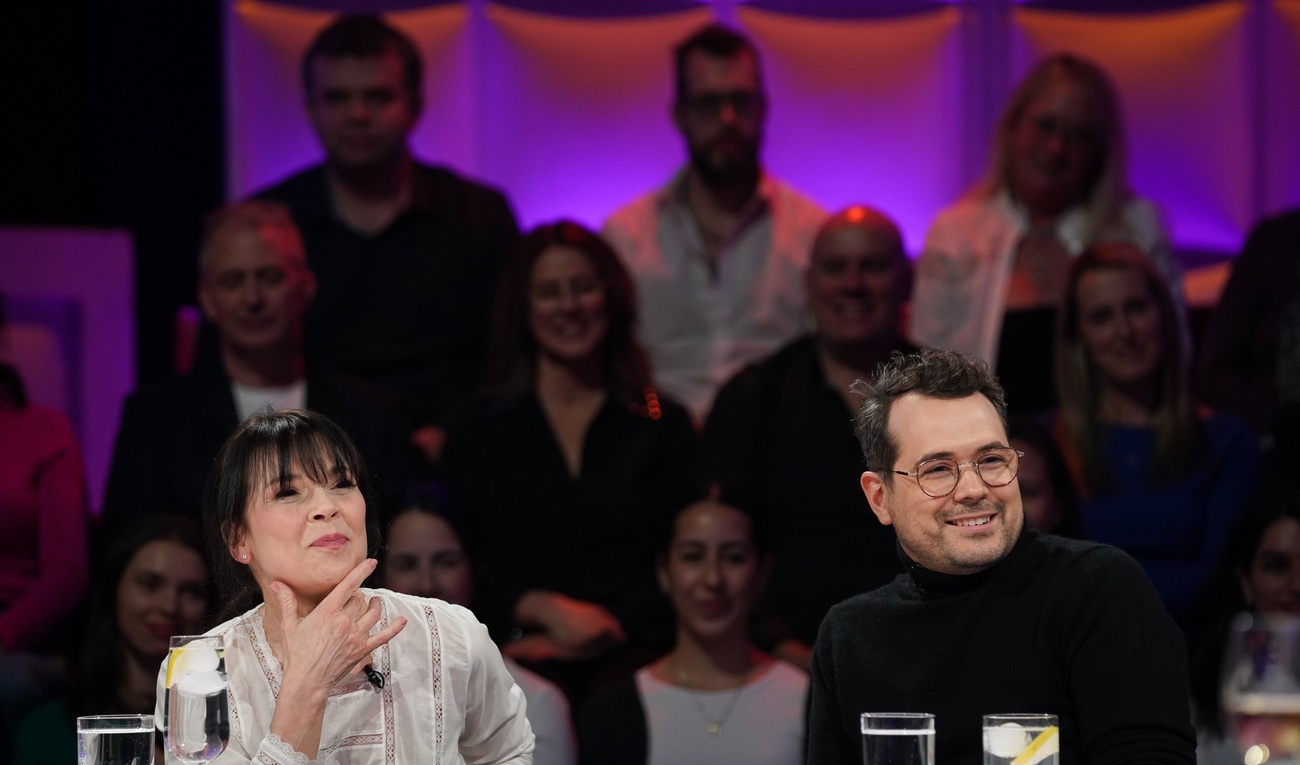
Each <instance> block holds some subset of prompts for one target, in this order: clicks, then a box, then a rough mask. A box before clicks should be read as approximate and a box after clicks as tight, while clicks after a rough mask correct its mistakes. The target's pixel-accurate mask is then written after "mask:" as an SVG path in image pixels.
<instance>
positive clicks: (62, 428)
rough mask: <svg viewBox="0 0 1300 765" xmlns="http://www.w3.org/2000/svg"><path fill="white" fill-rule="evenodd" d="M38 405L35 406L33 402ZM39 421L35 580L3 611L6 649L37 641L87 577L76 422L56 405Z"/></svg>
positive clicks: (0, 629)
mask: <svg viewBox="0 0 1300 765" xmlns="http://www.w3.org/2000/svg"><path fill="white" fill-rule="evenodd" d="M32 408H33V409H36V408H35V405H33V407H32ZM36 411H38V412H40V413H41V414H42V417H41V419H42V423H41V424H40V425H39V426H38V432H39V433H40V446H38V447H36V448H40V449H41V450H42V451H43V452H44V453H43V454H42V455H41V458H40V460H39V461H38V463H37V465H36V470H35V474H34V475H33V476H32V483H33V485H34V486H35V488H36V503H37V507H36V512H37V519H36V522H37V539H36V544H37V569H38V572H39V573H38V575H37V578H36V581H35V582H33V583H32V585H31V586H30V587H29V588H28V589H27V590H26V592H24V593H23V594H22V595H21V596H20V597H18V598H17V599H15V600H14V601H13V603H12V604H11V606H10V608H9V610H7V611H5V612H4V614H3V615H0V642H3V644H4V646H5V648H6V649H9V650H15V649H21V648H26V647H28V646H31V645H32V644H34V643H36V642H38V641H39V640H41V639H42V638H43V637H45V636H47V635H48V633H49V632H50V631H51V630H52V629H53V628H54V627H55V625H56V624H57V623H58V622H59V620H60V619H62V618H63V617H64V616H65V615H67V614H69V613H71V611H72V610H73V609H74V608H75V607H76V604H77V603H78V601H79V600H80V598H81V596H82V594H83V592H84V590H85V587H86V580H87V568H88V563H87V550H86V525H87V522H86V483H85V472H84V469H83V467H82V462H81V449H80V447H79V446H78V445H77V437H76V435H75V434H74V433H73V432H72V425H71V424H70V423H69V422H68V421H67V419H66V418H64V417H63V416H62V415H61V414H59V413H58V412H56V411H54V410H52V409H42V410H36Z"/></svg>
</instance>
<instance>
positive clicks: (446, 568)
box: [379, 484, 578, 765]
mask: <svg viewBox="0 0 1300 765" xmlns="http://www.w3.org/2000/svg"><path fill="white" fill-rule="evenodd" d="M389 517H390V520H389V521H388V530H387V533H385V534H384V539H385V540H386V542H385V546H384V549H383V551H382V555H383V557H382V558H381V559H380V564H379V572H380V581H381V582H382V583H383V585H384V586H385V587H387V588H388V589H390V590H393V591H394V592H404V593H406V594H408V595H419V596H420V597H422V598H440V599H442V600H445V601H447V602H448V603H452V604H454V605H457V606H465V607H466V608H471V609H472V608H473V602H474V584H475V580H476V579H477V578H478V571H477V569H476V568H475V566H474V559H473V556H471V554H470V551H469V550H468V549H467V548H466V547H465V543H464V541H463V537H462V534H461V519H460V516H459V515H457V514H456V513H455V511H453V510H452V509H451V507H450V506H449V505H448V503H447V499H446V492H445V491H443V490H442V488H441V487H440V486H438V485H436V484H425V485H422V486H417V487H413V488H412V489H411V490H409V491H408V492H407V493H406V496H405V497H404V498H403V500H402V501H401V502H400V503H398V505H397V508H396V510H395V511H394V512H392V513H391V514H390V516H389ZM504 660H505V665H506V669H507V670H509V671H510V676H511V677H513V678H514V679H515V683H516V684H517V685H518V686H519V689H520V690H521V691H523V692H524V698H525V699H526V700H527V701H528V722H529V724H531V725H532V728H533V736H534V737H535V738H536V746H535V747H534V748H533V765H574V763H576V762H577V761H578V752H577V743H576V742H575V740H574V735H573V722H572V720H571V719H570V718H569V703H568V701H567V700H566V699H565V697H564V693H563V692H562V691H561V690H560V689H559V688H557V687H556V686H555V684H554V683H552V682H550V681H548V680H546V679H545V678H542V677H540V676H538V675H537V674H536V673H534V672H532V671H530V670H528V669H527V668H525V667H522V666H520V665H519V663H518V662H516V661H514V660H512V659H511V658H510V657H508V656H507V657H504Z"/></svg>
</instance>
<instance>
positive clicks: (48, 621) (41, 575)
mask: <svg viewBox="0 0 1300 765" xmlns="http://www.w3.org/2000/svg"><path fill="white" fill-rule="evenodd" d="M86 529H87V512H86V483H85V472H84V468H83V466H82V462H81V449H80V447H79V446H78V445H77V437H76V435H75V434H74V433H73V431H72V425H71V423H69V422H68V419H67V418H66V417H64V416H63V414H61V413H60V412H58V411H56V410H54V409H50V408H48V407H45V406H42V405H40V404H35V403H31V402H29V401H28V400H27V391H26V390H25V388H24V386H23V381H22V378H21V377H19V375H18V371H17V370H16V369H15V368H14V367H12V366H10V365H8V364H5V363H3V362H0V751H8V747H9V741H10V738H9V737H10V735H11V734H12V732H13V726H14V724H15V723H16V722H17V721H18V718H19V717H20V716H21V715H23V714H25V713H26V712H27V711H29V710H30V709H31V707H32V705H33V704H35V703H38V702H40V701H42V700H45V699H49V698H52V697H55V696H57V695H58V694H59V693H60V692H62V690H63V685H64V677H63V674H62V672H60V670H59V669H58V667H57V663H56V662H54V661H52V656H51V655H49V654H51V653H57V650H58V649H60V648H63V647H64V644H63V642H62V641H65V640H66V638H67V629H66V628H67V627H68V624H67V621H68V619H69V617H70V616H72V614H74V613H75V612H76V609H77V606H78V604H79V603H80V601H81V597H82V595H83V593H84V590H85V587H86V579H87V572H86V569H87V555H88V552H87V546H86Z"/></svg>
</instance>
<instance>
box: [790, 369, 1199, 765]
mask: <svg viewBox="0 0 1300 765" xmlns="http://www.w3.org/2000/svg"><path fill="white" fill-rule="evenodd" d="M858 389H859V390H860V391H861V392H862V394H863V395H864V399H865V400H864V401H863V404H862V407H861V408H860V409H859V410H858V413H857V415H856V416H855V418H854V426H855V429H856V431H857V434H858V439H859V441H860V442H861V444H862V451H863V454H864V455H865V461H866V465H867V470H868V472H865V473H863V474H862V478H861V484H862V490H863V492H864V493H865V494H866V496H867V500H868V502H870V503H871V509H872V511H873V512H874V513H875V514H876V517H877V518H879V519H880V522H881V523H885V524H889V525H892V526H893V527H894V529H895V531H896V532H897V534H898V541H899V548H900V550H901V553H902V555H903V557H904V560H905V563H906V564H907V574H906V575H905V576H900V577H898V578H897V579H895V580H894V581H893V582H891V583H890V584H888V585H885V586H884V587H882V588H880V589H878V590H876V591H874V592H871V593H868V594H865V595H858V596H856V597H854V598H852V599H851V600H848V601H846V602H844V603H842V604H840V605H838V606H836V607H835V608H833V609H832V610H831V612H830V613H829V614H828V615H827V617H826V620H825V621H824V622H823V623H822V629H821V632H820V634H819V635H818V637H817V644H816V646H815V648H814V655H813V665H812V680H811V687H810V691H809V693H810V697H811V704H810V708H809V720H808V757H807V762H808V763H809V765H823V763H836V764H837V765H846V764H847V763H857V762H860V761H861V760H860V758H861V754H862V748H861V747H862V743H861V742H862V736H861V733H860V728H859V715H860V713H862V712H928V713H931V714H934V715H935V727H936V728H937V730H939V731H940V734H939V735H938V736H937V737H936V741H935V754H936V757H937V760H938V762H943V763H975V762H981V761H982V760H981V756H982V755H981V752H982V750H983V747H982V741H981V720H980V716H981V715H983V714H988V713H994V712H1004V711H1011V710H1016V711H1021V712H1040V713H1047V714H1054V715H1057V717H1058V718H1059V719H1060V733H1059V749H1060V753H1061V762H1062V763H1066V764H1067V765H1068V764H1069V763H1099V764H1100V763H1137V762H1141V763H1148V764H1154V763H1182V764H1183V765H1190V764H1191V763H1192V762H1194V758H1195V755H1194V749H1195V745H1196V740H1195V736H1194V735H1193V731H1192V726H1191V723H1190V712H1189V710H1188V701H1187V698H1188V696H1187V673H1186V663H1185V662H1186V650H1185V648H1184V644H1183V640H1182V636H1181V635H1180V634H1179V632H1178V628H1177V627H1176V626H1175V625H1174V623H1173V621H1172V620H1171V619H1170V618H1169V615H1168V614H1166V613H1165V611H1164V609H1163V608H1161V606H1160V601H1159V598H1158V597H1157V596H1156V593H1155V591H1154V590H1153V589H1152V587H1151V585H1150V583H1149V582H1148V581H1147V580H1146V577H1144V576H1143V575H1142V571H1141V569H1140V568H1139V567H1138V566H1137V565H1136V564H1135V563H1134V562H1133V560H1132V559H1131V558H1129V557H1128V556H1127V555H1125V554H1124V553H1122V552H1120V551H1118V550H1116V549H1114V548H1112V547H1108V546H1105V545H1098V544H1095V543H1091V542H1082V541H1076V540H1070V539H1064V538H1061V537H1055V536H1044V535H1040V534H1038V533H1037V532H1035V531H1032V530H1028V529H1025V528H1024V510H1023V506H1022V504H1021V500H1020V491H1019V487H1018V486H1017V484H1016V470H1017V468H1018V467H1019V464H1018V459H1017V455H1016V452H1015V451H1014V450H1012V449H1011V448H1010V447H1009V446H1008V443H1007V432H1006V405H1005V403H1004V399H1003V394H1002V388H1001V386H1000V385H999V384H998V382H997V379H996V378H994V377H993V376H992V375H991V374H989V372H988V369H987V367H986V366H985V365H984V364H983V363H982V362H980V361H977V360H975V359H971V358H969V357H964V356H961V355H960V354H957V353H954V352H952V351H943V350H934V349H927V350H923V351H921V352H920V353H918V354H914V355H911V356H902V355H899V356H896V357H895V358H894V359H893V360H891V362H890V363H889V365H887V366H886V367H885V368H884V369H882V370H881V372H880V374H879V376H878V377H877V379H876V382H875V384H874V385H868V384H865V383H864V384H863V385H861V386H860V387H859V388H858Z"/></svg>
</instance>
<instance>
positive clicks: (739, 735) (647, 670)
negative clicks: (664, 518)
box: [580, 499, 869, 765]
mask: <svg viewBox="0 0 1300 765" xmlns="http://www.w3.org/2000/svg"><path fill="white" fill-rule="evenodd" d="M770 564H771V560H770V559H769V557H768V554H767V548H766V545H765V542H764V537H763V534H762V532H761V531H760V529H759V528H758V527H757V526H756V524H755V519H754V517H753V516H752V515H750V514H748V513H746V512H743V511H741V510H740V509H738V508H736V507H734V506H732V505H729V504H726V503H725V502H719V501H716V500H712V499H709V500H703V501H700V502H696V503H693V504H691V505H689V506H687V507H685V508H683V509H682V510H681V512H679V513H678V514H677V516H676V517H675V518H674V519H673V523H672V527H671V533H670V534H669V535H668V539H667V541H666V544H664V546H663V549H662V551H661V552H660V553H659V559H658V563H657V566H656V568H657V572H658V576H659V584H660V587H662V588H663V590H664V592H665V593H667V594H668V597H669V599H670V600H671V601H672V605H673V612H674V614H675V615H676V619H677V639H676V643H675V644H674V646H673V649H672V650H671V651H670V652H669V653H668V654H667V655H665V656H663V657H662V658H660V659H658V660H657V661H655V662H654V663H653V664H650V665H649V666H647V667H644V668H642V669H640V670H638V671H637V672H636V673H635V675H633V676H632V677H630V678H628V679H626V680H624V681H622V682H619V683H614V684H611V685H610V686H608V687H607V688H604V689H602V690H600V691H597V693H596V695H595V696H594V697H593V698H592V700H591V702H590V703H589V704H588V705H587V707H586V709H585V710H584V712H583V714H582V723H581V729H580V733H581V741H582V753H583V762H584V763H585V765H642V764H645V765H672V764H673V763H685V762H707V763H710V764H711V765H729V764H731V763H734V764H735V765H741V764H742V763H743V765H797V763H801V762H803V738H804V697H805V696H806V695H807V691H808V676H807V675H805V674H804V673H803V672H801V671H800V670H798V669H796V668H794V667H793V666H792V665H789V664H787V663H785V662H782V661H776V660H775V659H773V658H772V657H771V656H768V655H766V654H764V653H763V652H762V651H760V650H759V649H758V648H757V647H756V646H754V644H753V643H752V642H750V639H749V616H750V613H751V612H752V611H753V608H754V603H755V601H756V600H757V599H758V597H759V595H760V593H761V592H762V588H763V584H764V582H765V581H766V579H767V573H768V570H769V568H770ZM864 682H869V680H864Z"/></svg>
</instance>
